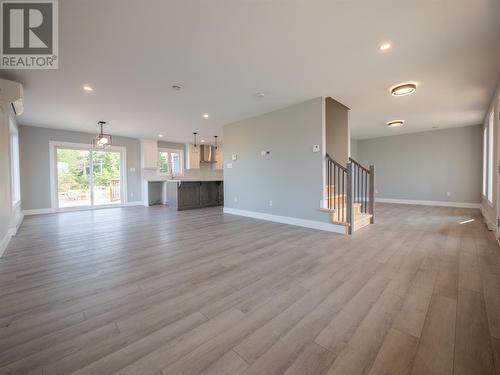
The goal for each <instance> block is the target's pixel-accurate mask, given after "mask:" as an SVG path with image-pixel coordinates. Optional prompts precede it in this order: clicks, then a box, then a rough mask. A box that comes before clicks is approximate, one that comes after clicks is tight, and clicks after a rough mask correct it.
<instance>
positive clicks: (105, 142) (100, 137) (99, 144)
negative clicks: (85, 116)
mask: <svg viewBox="0 0 500 375" xmlns="http://www.w3.org/2000/svg"><path fill="white" fill-rule="evenodd" d="M97 124H98V125H99V127H100V128H101V131H100V133H98V134H97V135H96V137H95V138H94V139H93V141H92V145H93V146H94V148H106V147H109V146H111V144H112V141H113V139H112V137H111V135H110V134H104V132H103V127H104V125H106V122H105V121H99V122H98V123H97Z"/></svg>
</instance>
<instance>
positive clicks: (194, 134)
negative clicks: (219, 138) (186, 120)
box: [193, 132, 198, 147]
mask: <svg viewBox="0 0 500 375" xmlns="http://www.w3.org/2000/svg"><path fill="white" fill-rule="evenodd" d="M197 135H198V133H196V132H193V136H194V147H196V136H197Z"/></svg>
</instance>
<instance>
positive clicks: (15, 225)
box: [9, 211, 24, 236]
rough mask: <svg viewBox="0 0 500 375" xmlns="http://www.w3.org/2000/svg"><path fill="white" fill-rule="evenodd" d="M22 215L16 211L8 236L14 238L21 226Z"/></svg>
mask: <svg viewBox="0 0 500 375" xmlns="http://www.w3.org/2000/svg"><path fill="white" fill-rule="evenodd" d="M23 219H24V214H23V213H22V212H21V211H18V214H17V215H16V218H15V219H14V223H13V225H12V226H11V227H10V230H9V232H10V235H11V236H15V235H16V234H17V231H18V229H19V227H20V226H21V224H22V223H23Z"/></svg>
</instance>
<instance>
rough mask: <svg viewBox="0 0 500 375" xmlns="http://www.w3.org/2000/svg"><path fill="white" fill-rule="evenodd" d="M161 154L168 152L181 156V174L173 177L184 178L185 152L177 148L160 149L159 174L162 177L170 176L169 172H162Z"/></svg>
mask: <svg viewBox="0 0 500 375" xmlns="http://www.w3.org/2000/svg"><path fill="white" fill-rule="evenodd" d="M160 152H167V153H168V154H171V153H175V154H179V164H180V167H179V169H180V172H179V173H177V174H172V177H178V176H182V175H183V174H184V150H181V149H177V148H158V173H159V174H161V175H164V176H166V175H168V174H169V173H168V172H161V170H160V162H159V160H160Z"/></svg>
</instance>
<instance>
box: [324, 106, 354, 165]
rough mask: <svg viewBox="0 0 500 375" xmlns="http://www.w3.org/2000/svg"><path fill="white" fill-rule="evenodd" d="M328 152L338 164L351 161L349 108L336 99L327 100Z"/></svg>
mask: <svg viewBox="0 0 500 375" xmlns="http://www.w3.org/2000/svg"><path fill="white" fill-rule="evenodd" d="M325 129H326V131H325V134H326V152H327V153H328V154H329V155H330V156H331V157H332V158H333V160H335V161H336V162H338V163H340V164H342V165H346V164H347V162H348V160H349V108H347V107H346V106H345V105H343V104H342V103H339V102H338V101H336V100H335V99H332V98H325Z"/></svg>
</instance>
